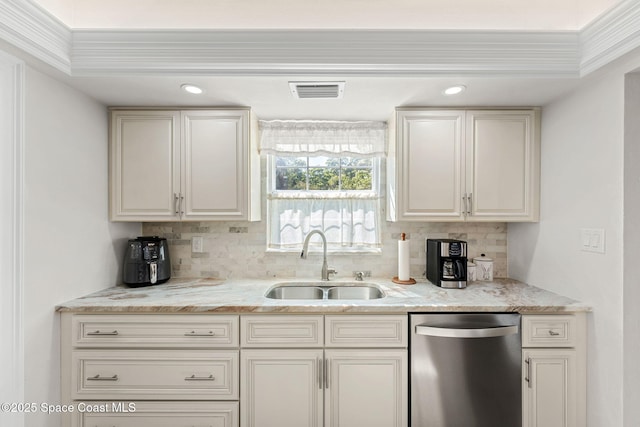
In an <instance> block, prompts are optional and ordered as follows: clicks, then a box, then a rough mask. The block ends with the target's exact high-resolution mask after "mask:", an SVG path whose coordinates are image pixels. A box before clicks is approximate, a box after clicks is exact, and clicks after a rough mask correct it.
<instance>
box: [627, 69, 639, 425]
mask: <svg viewBox="0 0 640 427" xmlns="http://www.w3.org/2000/svg"><path fill="white" fill-rule="evenodd" d="M624 141H625V144H624V294H623V295H624V355H625V360H624V398H625V405H624V419H625V424H624V425H625V427H634V426H637V425H638V420H639V419H640V405H639V404H638V402H640V363H638V360H639V359H640V357H639V356H638V355H640V310H639V309H638V303H640V286H639V285H640V280H639V279H638V262H640V73H636V74H628V75H627V76H626V79H625V118H624Z"/></svg>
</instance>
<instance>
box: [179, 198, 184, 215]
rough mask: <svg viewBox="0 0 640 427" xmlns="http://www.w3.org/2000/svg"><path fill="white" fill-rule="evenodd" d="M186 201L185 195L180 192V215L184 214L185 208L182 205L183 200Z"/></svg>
mask: <svg viewBox="0 0 640 427" xmlns="http://www.w3.org/2000/svg"><path fill="white" fill-rule="evenodd" d="M183 201H184V196H183V195H182V193H180V205H179V206H180V216H182V215H184V208H183V207H182V202H183Z"/></svg>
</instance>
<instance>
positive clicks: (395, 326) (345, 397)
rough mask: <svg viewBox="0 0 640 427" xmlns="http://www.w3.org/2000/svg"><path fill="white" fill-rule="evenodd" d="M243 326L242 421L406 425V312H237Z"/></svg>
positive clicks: (257, 425) (313, 426)
mask: <svg viewBox="0 0 640 427" xmlns="http://www.w3.org/2000/svg"><path fill="white" fill-rule="evenodd" d="M241 331H242V343H241V346H242V350H241V364H240V365H241V366H240V378H241V397H240V399H241V402H242V405H241V416H240V420H241V426H242V427H270V426H274V427H275V426H277V427H288V426H291V427H305V426H308V427H322V426H327V427H328V426H335V427H338V426H340V427H360V426H367V427H378V426H379V427H406V425H407V402H408V399H407V392H408V384H407V380H408V379H407V350H406V346H407V318H406V316H383V315H380V316H374V315H350V316H338V315H336V316H332V315H327V316H305V315H269V316H261V315H257V316H242V317H241ZM305 347H306V348H305Z"/></svg>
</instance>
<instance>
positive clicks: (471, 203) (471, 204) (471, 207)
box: [467, 193, 473, 215]
mask: <svg viewBox="0 0 640 427" xmlns="http://www.w3.org/2000/svg"><path fill="white" fill-rule="evenodd" d="M472 194H473V193H469V195H468V196H467V200H469V205H468V207H467V209H468V210H467V213H468V214H469V215H471V214H472V211H473V199H472V198H471V196H472Z"/></svg>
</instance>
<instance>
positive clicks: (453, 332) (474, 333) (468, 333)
mask: <svg viewBox="0 0 640 427" xmlns="http://www.w3.org/2000/svg"><path fill="white" fill-rule="evenodd" d="M517 333H518V326H516V325H513V326H498V327H495V328H482V329H455V328H440V327H437V326H429V325H418V326H416V334H417V335H427V336H431V337H443V338H489V337H505V336H507V335H513V334H517Z"/></svg>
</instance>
